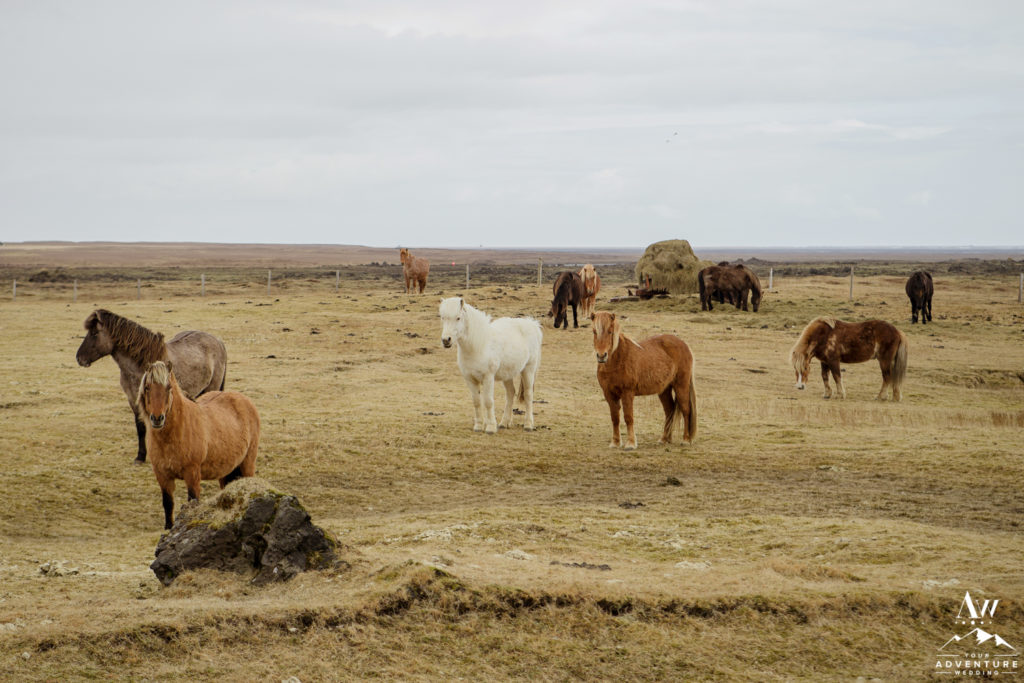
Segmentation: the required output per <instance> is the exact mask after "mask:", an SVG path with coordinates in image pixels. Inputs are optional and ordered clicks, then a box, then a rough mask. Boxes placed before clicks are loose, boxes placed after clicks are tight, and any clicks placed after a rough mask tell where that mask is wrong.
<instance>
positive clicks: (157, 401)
mask: <svg viewBox="0 0 1024 683" xmlns="http://www.w3.org/2000/svg"><path fill="white" fill-rule="evenodd" d="M172 381H173V377H172V375H171V361H166V362H164V361H157V362H155V363H153V364H152V365H150V366H149V368H148V369H147V370H146V372H145V373H143V375H142V381H141V382H140V383H139V396H138V400H137V403H138V406H139V412H140V413H141V414H142V415H144V416H145V418H146V419H147V420H149V424H150V426H151V427H153V429H160V428H162V427H163V426H164V424H165V423H166V421H167V413H169V412H170V411H171V403H172V402H173V399H174V395H173V393H172V392H171V382H172Z"/></svg>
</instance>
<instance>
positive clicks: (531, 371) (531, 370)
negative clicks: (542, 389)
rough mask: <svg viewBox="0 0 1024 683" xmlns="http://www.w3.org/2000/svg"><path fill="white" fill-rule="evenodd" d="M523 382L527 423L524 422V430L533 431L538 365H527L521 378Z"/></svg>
mask: <svg viewBox="0 0 1024 683" xmlns="http://www.w3.org/2000/svg"><path fill="white" fill-rule="evenodd" d="M519 381H520V382H522V391H523V403H525V404H526V405H525V406H524V408H523V409H524V410H525V411H526V421H525V422H523V429H525V430H526V431H528V432H532V431H533V385H534V382H536V381H537V364H536V363H534V364H532V365H527V366H526V368H525V369H524V370H523V372H522V374H521V375H520V377H519Z"/></svg>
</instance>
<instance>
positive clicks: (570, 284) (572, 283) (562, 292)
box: [548, 270, 583, 330]
mask: <svg viewBox="0 0 1024 683" xmlns="http://www.w3.org/2000/svg"><path fill="white" fill-rule="evenodd" d="M551 289H552V291H553V292H554V294H555V298H554V299H552V300H551V311H550V312H549V313H548V316H552V315H553V316H555V328H556V329H557V328H558V327H559V326H560V325H561V326H562V327H563V328H564V329H566V330H567V329H569V306H572V326H573V327H579V326H580V323H579V320H578V319H577V317H576V307H577V306H579V305H580V304H581V303H582V302H583V280H582V279H581V278H580V276H579V273H574V272H572V271H571V270H566V271H562V272H561V273H559V274H558V276H557V277H556V278H555V284H554V286H553V287H552V288H551Z"/></svg>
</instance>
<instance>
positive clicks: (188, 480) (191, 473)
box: [182, 463, 203, 500]
mask: <svg viewBox="0 0 1024 683" xmlns="http://www.w3.org/2000/svg"><path fill="white" fill-rule="evenodd" d="M182 475H183V476H182V479H184V480H185V486H186V487H188V499H189V500H199V485H200V483H201V482H202V480H203V473H202V470H201V469H200V468H199V464H198V463H197V464H195V465H189V466H187V467H185V471H184V472H182Z"/></svg>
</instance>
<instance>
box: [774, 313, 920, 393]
mask: <svg viewBox="0 0 1024 683" xmlns="http://www.w3.org/2000/svg"><path fill="white" fill-rule="evenodd" d="M812 358H817V359H818V360H819V361H821V381H823V382H824V383H825V395H824V398H831V397H832V388H831V387H830V386H829V383H828V373H829V371H831V372H832V378H833V379H834V380H835V383H836V389H837V390H838V391H839V395H840V396H841V397H842V398H846V386H845V385H844V384H843V375H842V373H841V371H840V368H839V363H840V362H843V363H863V362H864V361H868V360H871V359H872V358H877V359H878V365H879V366H881V368H882V389H881V390H880V391H879V392H878V400H879V401H884V400H885V390H886V388H887V387H889V386H891V387H892V400H893V401H899V400H900V398H901V393H900V392H901V388H902V386H903V380H904V379H905V378H906V376H907V338H906V336H904V334H903V333H902V332H900V331H899V330H897V329H896V328H895V327H893V326H892V325H890V324H889V323H887V322H885V321H884V320H867V321H865V322H862V323H845V322H843V321H842V320H836V319H835V318H833V317H831V316H821V317H819V318H815V319H814V320H812V321H811V322H810V323H808V324H807V327H805V328H804V331H803V332H802V333H801V334H800V339H799V340H798V341H797V343H796V345H795V346H794V347H793V350H792V352H791V353H790V360H791V361H792V363H793V369H794V370H796V388H797V389H803V388H804V386H805V384H806V382H807V375H808V373H809V372H810V366H811V359H812Z"/></svg>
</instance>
